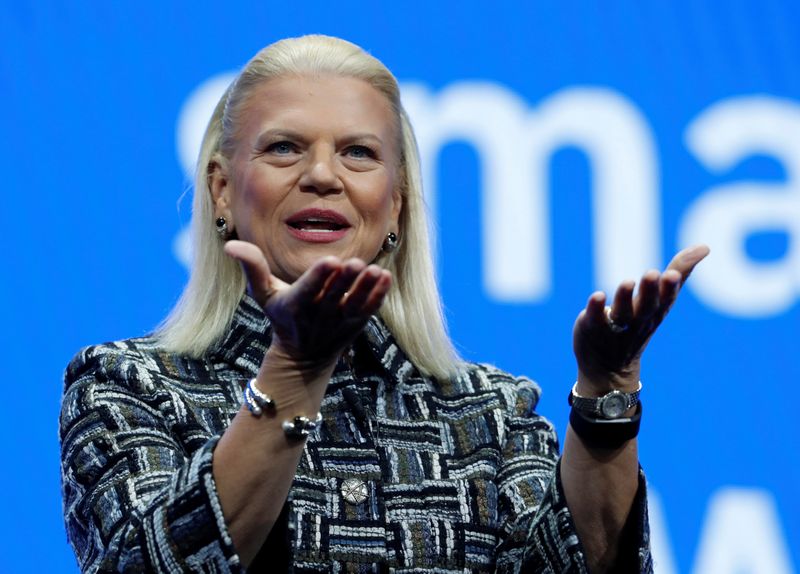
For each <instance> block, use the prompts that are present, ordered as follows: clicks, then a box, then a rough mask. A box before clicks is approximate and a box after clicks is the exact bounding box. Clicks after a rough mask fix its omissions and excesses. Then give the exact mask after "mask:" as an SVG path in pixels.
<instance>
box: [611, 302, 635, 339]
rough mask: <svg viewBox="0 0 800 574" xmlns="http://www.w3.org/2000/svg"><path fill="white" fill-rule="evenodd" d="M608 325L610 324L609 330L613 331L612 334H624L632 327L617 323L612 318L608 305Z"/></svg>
mask: <svg viewBox="0 0 800 574" xmlns="http://www.w3.org/2000/svg"><path fill="white" fill-rule="evenodd" d="M606 323H608V328H609V329H611V332H612V333H624V332H625V331H627V330H628V327H630V325H624V324H622V323H617V322H615V321H614V319H612V318H611V307H609V306H608V305H606Z"/></svg>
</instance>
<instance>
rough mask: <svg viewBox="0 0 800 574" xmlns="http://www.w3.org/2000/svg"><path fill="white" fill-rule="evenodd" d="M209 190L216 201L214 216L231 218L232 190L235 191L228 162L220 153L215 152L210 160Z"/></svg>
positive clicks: (212, 199)
mask: <svg viewBox="0 0 800 574" xmlns="http://www.w3.org/2000/svg"><path fill="white" fill-rule="evenodd" d="M206 177H207V182H208V191H209V193H211V201H212V202H213V203H214V216H215V217H224V218H226V219H228V220H230V204H231V192H232V191H233V189H232V186H231V182H230V179H229V177H228V162H227V160H226V159H225V158H224V157H222V156H221V155H220V154H215V155H214V157H212V158H211V161H209V162H208V169H207V176H206Z"/></svg>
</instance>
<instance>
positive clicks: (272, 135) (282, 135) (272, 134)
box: [256, 128, 304, 148]
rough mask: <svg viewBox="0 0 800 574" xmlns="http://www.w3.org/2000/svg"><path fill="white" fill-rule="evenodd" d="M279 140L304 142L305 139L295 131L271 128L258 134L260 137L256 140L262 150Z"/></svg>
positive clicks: (257, 145)
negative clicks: (268, 144) (263, 147)
mask: <svg viewBox="0 0 800 574" xmlns="http://www.w3.org/2000/svg"><path fill="white" fill-rule="evenodd" d="M279 139H287V140H293V141H302V140H303V139H304V138H303V136H302V135H301V134H300V133H299V132H296V131H294V130H287V129H283V128H271V129H268V130H265V131H263V132H261V133H260V134H258V137H257V138H256V147H259V148H260V147H262V146H264V145H266V144H267V143H272V142H274V141H276V140H279Z"/></svg>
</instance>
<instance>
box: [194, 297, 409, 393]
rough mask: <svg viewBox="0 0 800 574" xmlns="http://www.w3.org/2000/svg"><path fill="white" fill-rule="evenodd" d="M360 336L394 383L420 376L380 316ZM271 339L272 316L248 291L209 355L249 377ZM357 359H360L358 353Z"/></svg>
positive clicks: (258, 363) (372, 318) (255, 370)
mask: <svg viewBox="0 0 800 574" xmlns="http://www.w3.org/2000/svg"><path fill="white" fill-rule="evenodd" d="M359 339H360V342H362V341H363V342H364V343H366V345H354V347H358V348H360V349H366V350H368V352H370V353H371V354H372V355H373V357H374V359H377V361H378V363H380V365H381V366H382V367H383V369H384V371H385V372H386V375H387V376H388V378H389V379H390V380H392V381H393V382H394V383H400V384H402V383H404V382H405V381H406V380H407V379H408V378H409V376H411V375H417V376H419V373H418V371H417V369H416V367H414V365H413V364H412V363H411V361H410V360H409V359H408V357H407V356H406V354H405V353H404V352H403V350H402V349H401V348H400V346H399V345H398V344H397V341H396V340H395V338H394V336H393V335H392V333H391V332H390V331H389V328H388V327H387V326H386V324H385V323H384V322H383V321H382V320H381V319H380V318H379V317H378V316H376V315H373V316H372V317H370V319H369V320H368V321H367V324H366V325H365V326H364V330H363V331H362V332H361V334H360V335H359ZM271 341H272V328H271V325H270V322H269V319H268V318H267V316H266V314H265V313H264V311H263V310H262V309H261V306H260V305H259V304H258V303H257V302H256V300H255V299H253V298H252V297H251V296H250V295H249V294H248V293H245V294H244V296H243V297H242V300H241V301H240V302H239V305H238V306H237V307H236V311H235V312H234V314H233V318H232V319H231V323H230V326H229V327H228V329H227V331H226V332H225V334H224V335H223V337H222V338H221V339H220V340H219V342H217V343H216V344H214V345H213V346H212V347H211V349H210V350H209V355H210V356H211V357H212V358H213V359H212V360H214V361H217V360H222V361H223V362H225V363H228V364H230V365H232V366H234V367H235V368H236V369H237V370H241V371H244V372H245V373H247V376H248V377H250V376H255V374H256V373H257V372H258V369H259V368H260V366H261V361H262V359H263V358H264V353H266V350H267V348H268V347H269V344H270V342H271ZM355 360H356V361H358V360H359V359H358V356H356V357H355Z"/></svg>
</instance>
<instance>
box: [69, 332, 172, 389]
mask: <svg viewBox="0 0 800 574" xmlns="http://www.w3.org/2000/svg"><path fill="white" fill-rule="evenodd" d="M186 360H187V358H185V357H179V356H177V355H174V354H172V353H169V352H167V351H165V350H164V348H163V347H162V346H161V345H160V344H159V342H158V340H157V339H156V338H155V337H152V336H144V337H135V338H131V339H122V340H119V341H110V342H106V343H101V344H98V345H90V346H87V347H84V348H82V349H80V350H79V351H78V352H77V353H76V354H75V356H74V357H73V358H72V360H71V361H70V362H69V364H68V365H67V368H66V370H65V371H64V394H65V395H66V394H68V393H69V392H70V391H71V390H72V389H73V387H85V386H87V385H96V384H98V383H99V384H103V385H113V386H114V387H116V388H117V389H119V390H121V391H122V390H128V391H132V392H135V393H137V394H149V393H152V392H154V390H155V388H156V387H157V386H158V385H160V384H161V383H162V382H163V381H164V380H165V379H169V378H171V374H172V371H177V370H186V367H185V366H183V365H182V363H183V362H185V361H186Z"/></svg>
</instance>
